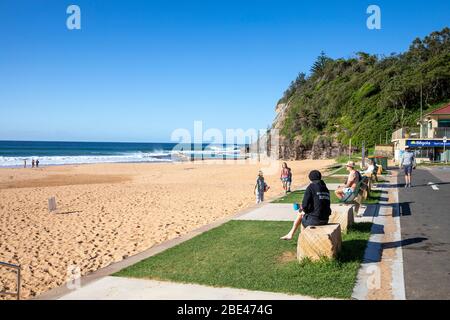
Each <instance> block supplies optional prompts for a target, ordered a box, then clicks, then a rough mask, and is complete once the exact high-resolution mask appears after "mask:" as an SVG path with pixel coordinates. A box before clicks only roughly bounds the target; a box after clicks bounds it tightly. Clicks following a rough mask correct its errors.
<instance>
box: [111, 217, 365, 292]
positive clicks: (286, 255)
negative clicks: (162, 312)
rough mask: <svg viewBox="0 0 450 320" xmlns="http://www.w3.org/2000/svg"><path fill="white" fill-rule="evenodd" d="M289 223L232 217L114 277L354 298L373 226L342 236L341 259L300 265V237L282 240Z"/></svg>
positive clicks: (305, 262) (356, 227)
mask: <svg viewBox="0 0 450 320" xmlns="http://www.w3.org/2000/svg"><path fill="white" fill-rule="evenodd" d="M290 227H291V223H290V222H286V221H277V222H268V221H235V220H234V221H230V222H228V223H226V224H224V225H222V226H220V227H217V228H215V229H212V230H210V231H208V232H205V233H203V234H201V235H199V236H197V237H195V238H193V239H190V240H188V241H186V242H184V243H182V244H180V245H178V246H175V247H173V248H170V249H168V250H166V251H164V252H162V253H160V254H158V255H155V256H153V257H150V258H148V259H146V260H143V261H141V262H139V263H137V264H135V265H133V266H130V267H128V268H126V269H123V270H121V271H119V272H118V273H116V274H115V276H122V277H134V278H146V279H155V280H166V281H167V280H168V281H175V282H182V283H197V284H203V285H208V286H214V287H234V288H243V289H249V290H262V291H269V292H283V293H289V294H302V295H308V296H313V297H334V298H344V299H345V298H350V297H351V293H352V290H353V287H354V285H355V281H356V275H357V272H358V269H359V266H360V264H361V261H362V259H363V255H364V251H365V248H366V244H367V240H368V239H369V236H370V228H371V224H370V223H359V224H355V225H354V226H353V227H352V229H350V230H349V232H348V234H345V235H343V246H342V251H341V253H340V254H339V257H338V258H337V259H336V260H322V261H319V262H315V263H313V262H310V261H308V260H305V261H304V262H302V263H301V264H300V263H299V262H298V261H297V260H296V248H297V241H296V240H292V241H282V240H279V237H280V236H282V235H284V234H285V233H286V232H287V231H288V230H289V229H290ZM295 239H297V237H295Z"/></svg>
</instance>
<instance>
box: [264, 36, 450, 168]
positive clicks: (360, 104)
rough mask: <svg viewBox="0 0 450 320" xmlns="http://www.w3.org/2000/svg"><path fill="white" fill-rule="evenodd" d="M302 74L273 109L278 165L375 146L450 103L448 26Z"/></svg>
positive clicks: (320, 62) (324, 60)
mask: <svg viewBox="0 0 450 320" xmlns="http://www.w3.org/2000/svg"><path fill="white" fill-rule="evenodd" d="M310 71H311V72H310V74H308V75H306V74H304V73H300V74H299V75H298V77H297V78H296V79H295V80H294V81H292V83H291V85H290V86H289V87H288V89H287V90H286V91H285V92H284V94H283V96H282V98H281V99H280V101H279V102H278V104H277V106H276V108H275V110H276V112H277V115H276V118H275V120H274V122H273V126H272V128H273V129H277V130H278V131H279V136H280V141H279V147H278V149H279V150H278V151H277V153H278V154H279V157H280V158H281V159H305V158H312V159H319V158H330V157H336V156H339V155H342V154H343V153H346V152H347V146H348V145H349V142H350V141H351V143H352V147H353V148H361V146H362V145H365V146H368V147H373V146H375V144H376V143H378V142H380V140H381V138H380V137H385V136H386V135H390V134H391V133H392V132H393V131H395V130H396V129H398V128H401V127H408V126H409V127H415V126H416V125H417V121H418V119H419V117H420V115H421V114H422V112H421V111H423V114H425V113H426V112H429V111H432V110H434V109H436V108H438V107H440V106H442V105H443V104H444V103H448V102H449V101H450V28H444V29H443V30H441V31H436V32H432V33H431V34H430V35H428V36H426V37H425V38H423V39H415V40H414V41H413V42H412V44H411V46H410V48H409V50H408V51H406V52H404V53H401V54H393V55H390V56H379V55H371V54H368V53H364V52H358V53H356V55H355V56H354V57H351V58H345V59H344V58H340V59H332V58H330V57H327V56H326V55H325V54H324V53H322V54H321V55H320V56H319V57H318V58H317V61H316V62H315V63H314V64H313V66H312V68H311V70H310Z"/></svg>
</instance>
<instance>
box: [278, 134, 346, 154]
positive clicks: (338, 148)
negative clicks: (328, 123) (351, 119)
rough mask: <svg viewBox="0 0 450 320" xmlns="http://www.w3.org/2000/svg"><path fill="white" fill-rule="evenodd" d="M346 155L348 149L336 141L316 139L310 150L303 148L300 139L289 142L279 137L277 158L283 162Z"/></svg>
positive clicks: (320, 137)
mask: <svg viewBox="0 0 450 320" xmlns="http://www.w3.org/2000/svg"><path fill="white" fill-rule="evenodd" d="M347 153H348V147H345V146H342V145H341V144H340V143H339V142H337V141H336V140H330V139H324V138H323V137H322V136H319V137H317V138H316V139H315V140H314V143H313V145H312V147H311V148H308V147H305V146H304V144H303V143H302V141H301V138H297V139H296V140H294V141H290V140H288V139H286V138H285V137H280V144H279V152H278V156H279V158H280V159H283V160H303V159H330V158H336V157H338V156H341V155H343V154H347Z"/></svg>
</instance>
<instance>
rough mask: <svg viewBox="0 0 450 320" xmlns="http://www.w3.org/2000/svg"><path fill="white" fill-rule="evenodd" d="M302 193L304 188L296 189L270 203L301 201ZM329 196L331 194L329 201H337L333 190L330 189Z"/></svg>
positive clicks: (303, 193)
mask: <svg viewBox="0 0 450 320" xmlns="http://www.w3.org/2000/svg"><path fill="white" fill-rule="evenodd" d="M304 195H305V191H304V190H301V191H298V190H297V191H294V192H291V193H288V194H287V195H286V196H283V197H281V198H279V199H276V200H274V201H272V203H295V202H297V203H302V201H303V196H304ZM330 196H331V203H339V199H338V197H336V195H335V194H334V191H330Z"/></svg>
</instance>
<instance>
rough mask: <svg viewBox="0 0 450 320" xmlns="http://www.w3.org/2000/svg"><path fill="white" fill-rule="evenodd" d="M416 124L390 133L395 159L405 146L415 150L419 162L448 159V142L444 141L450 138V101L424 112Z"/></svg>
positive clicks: (449, 155) (449, 153)
mask: <svg viewBox="0 0 450 320" xmlns="http://www.w3.org/2000/svg"><path fill="white" fill-rule="evenodd" d="M417 124H418V125H419V127H417V128H401V129H398V130H397V131H395V132H394V133H393V134H392V143H393V144H394V153H395V160H396V161H398V160H399V159H400V156H401V154H402V152H403V151H404V150H405V148H406V147H407V146H408V147H410V148H411V149H413V150H414V151H415V152H416V157H417V159H418V161H419V162H420V161H443V160H446V159H449V160H450V152H449V151H448V149H450V148H449V147H450V142H447V141H446V140H447V139H446V138H450V103H447V104H445V105H443V106H442V107H440V108H438V109H436V110H433V111H431V112H428V113H426V114H425V115H424V116H423V118H422V119H419V121H418V123H417ZM447 143H448V144H449V145H447ZM446 155H447V156H446ZM446 157H447V158H446Z"/></svg>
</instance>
